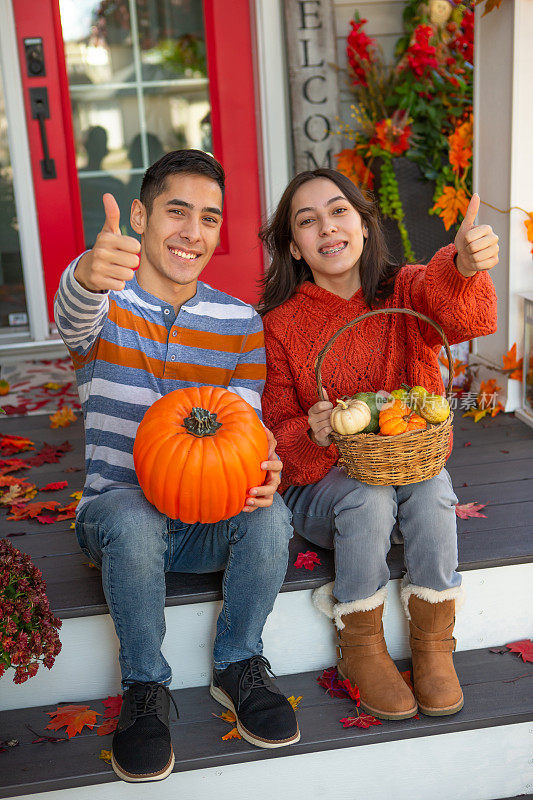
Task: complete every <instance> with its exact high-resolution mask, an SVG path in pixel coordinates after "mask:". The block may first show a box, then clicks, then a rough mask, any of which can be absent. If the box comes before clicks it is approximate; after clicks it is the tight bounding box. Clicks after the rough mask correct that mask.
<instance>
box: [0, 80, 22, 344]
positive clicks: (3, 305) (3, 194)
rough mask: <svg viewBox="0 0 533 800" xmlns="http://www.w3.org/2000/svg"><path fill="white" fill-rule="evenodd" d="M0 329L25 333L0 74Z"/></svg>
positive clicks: (20, 271)
mask: <svg viewBox="0 0 533 800" xmlns="http://www.w3.org/2000/svg"><path fill="white" fill-rule="evenodd" d="M0 328H9V329H10V330H13V331H15V330H17V331H21V330H28V316H27V310H26V294H25V291H24V278H23V273H22V259H21V257H20V242H19V233H18V222H17V212H16V210H15V197H14V193H13V171H12V169H11V157H10V155H9V146H8V140H7V117H6V112H5V105H4V84H3V77H2V72H1V71H0Z"/></svg>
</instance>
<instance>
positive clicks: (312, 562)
mask: <svg viewBox="0 0 533 800" xmlns="http://www.w3.org/2000/svg"><path fill="white" fill-rule="evenodd" d="M320 563H321V561H320V559H319V557H318V556H317V554H316V553H313V551H312V550H306V552H305V553H298V556H297V558H296V561H295V562H294V566H295V567H296V569H301V568H302V567H304V568H305V569H310V570H313V569H314V568H315V567H316V566H317V564H320Z"/></svg>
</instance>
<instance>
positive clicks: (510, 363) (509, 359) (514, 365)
mask: <svg viewBox="0 0 533 800" xmlns="http://www.w3.org/2000/svg"><path fill="white" fill-rule="evenodd" d="M532 224H533V223H532ZM523 363H524V359H523V358H521V359H519V360H518V359H517V358H516V342H515V343H514V344H513V346H512V347H511V349H510V350H508V351H507V353H505V355H504V356H503V368H504V369H505V370H508V369H509V370H511V373H510V375H509V378H511V380H514V381H521V380H522V366H523Z"/></svg>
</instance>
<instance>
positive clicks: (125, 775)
mask: <svg viewBox="0 0 533 800" xmlns="http://www.w3.org/2000/svg"><path fill="white" fill-rule="evenodd" d="M174 761H175V759H174V751H173V750H171V753H170V759H169V761H168V764H167V765H166V766H165V767H163V769H162V770H160V772H150V773H147V774H144V775H134V774H132V773H131V772H125V771H124V770H122V769H121V768H120V767H119V765H118V764H117V762H116V761H115V756H114V755H113V753H111V766H112V767H113V771H114V772H115V775H118V777H119V778H120V779H121V780H123V781H126V782H127V783H147V782H148V781H162V780H164V779H165V778H168V776H169V775H170V773H171V772H172V770H173V769H174Z"/></svg>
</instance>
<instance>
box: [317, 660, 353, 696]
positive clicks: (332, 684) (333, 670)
mask: <svg viewBox="0 0 533 800" xmlns="http://www.w3.org/2000/svg"><path fill="white" fill-rule="evenodd" d="M316 680H317V683H318V685H319V686H322V688H323V689H325V690H326V692H327V694H329V695H330V697H348V692H347V691H346V687H345V686H343V685H342V684H341V682H340V680H339V675H338V672H337V667H329V669H325V670H324V671H323V673H322V675H319V676H318V678H317V679H316Z"/></svg>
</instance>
